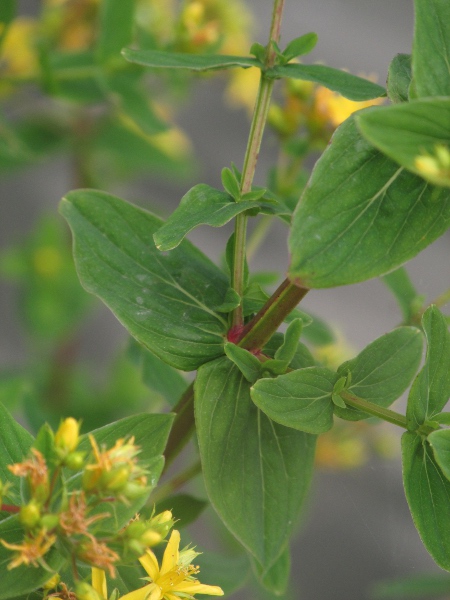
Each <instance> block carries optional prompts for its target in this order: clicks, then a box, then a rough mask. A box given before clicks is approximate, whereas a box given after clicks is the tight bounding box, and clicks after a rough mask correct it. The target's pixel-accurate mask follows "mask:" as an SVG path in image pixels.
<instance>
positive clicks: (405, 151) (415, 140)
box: [356, 98, 450, 187]
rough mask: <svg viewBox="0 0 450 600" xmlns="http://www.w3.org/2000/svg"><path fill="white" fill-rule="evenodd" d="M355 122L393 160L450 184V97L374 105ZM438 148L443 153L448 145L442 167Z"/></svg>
mask: <svg viewBox="0 0 450 600" xmlns="http://www.w3.org/2000/svg"><path fill="white" fill-rule="evenodd" d="M356 122H357V124H358V127H359V129H360V130H361V133H362V134H363V135H364V137H365V138H366V139H367V140H369V142H370V143H371V144H373V145H374V146H375V147H376V148H378V150H381V152H383V153H384V154H386V155H387V156H389V157H390V158H392V160H395V162H397V163H399V164H400V165H402V166H403V167H405V168H406V169H408V171H411V172H412V173H416V174H417V175H420V176H421V177H423V178H424V179H426V180H427V181H430V182H431V183H434V184H436V185H443V186H447V187H450V152H448V148H449V147H450V98H426V99H424V100H413V101H411V102H408V103H405V104H400V105H397V106H384V107H378V108H373V109H371V110H367V111H364V112H363V113H362V114H360V115H358V116H357V117H356ZM439 148H442V150H441V152H443V153H445V148H447V152H448V161H449V165H447V168H442V169H440V168H439V165H440V163H439V154H437V152H439ZM436 150H437V152H436ZM423 159H425V161H427V162H425V164H423V163H424V160H423ZM433 161H434V164H435V166H436V170H434V169H433V168H432V167H433ZM428 163H431V164H430V165H428ZM441 171H442V172H441Z"/></svg>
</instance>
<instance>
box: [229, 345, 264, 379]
mask: <svg viewBox="0 0 450 600" xmlns="http://www.w3.org/2000/svg"><path fill="white" fill-rule="evenodd" d="M225 354H226V355H227V356H228V358H229V359H230V360H231V361H232V362H233V363H234V364H235V365H236V366H237V368H238V369H239V371H240V372H241V373H242V375H243V376H244V377H245V379H246V380H247V381H249V382H250V383H254V382H255V381H256V380H257V379H258V378H259V377H261V372H262V370H263V365H262V364H261V363H260V362H259V360H258V359H257V358H256V356H254V355H253V354H252V353H251V352H249V351H248V350H245V348H240V347H239V346H236V344H231V343H227V344H225Z"/></svg>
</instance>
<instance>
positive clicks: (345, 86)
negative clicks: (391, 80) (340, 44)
mask: <svg viewBox="0 0 450 600" xmlns="http://www.w3.org/2000/svg"><path fill="white" fill-rule="evenodd" d="M267 75H268V76H269V77H289V78H290V79H301V80H303V81H313V82H314V83H318V84H320V85H323V86H324V87H326V88H328V89H329V90H333V92H338V93H339V94H341V96H344V98H348V99H349V100H355V101H356V102H363V101H364V100H372V99H373V98H379V97H380V96H384V95H385V94H386V90H385V89H384V87H382V86H381V85H378V84H377V83H373V82H372V81H369V80H368V79H363V78H362V77H357V76H356V75H352V74H351V73H347V71H341V70H340V69H334V68H333V67H327V66H326V65H299V64H289V65H283V66H277V67H273V68H272V69H270V70H269V71H268V72H267Z"/></svg>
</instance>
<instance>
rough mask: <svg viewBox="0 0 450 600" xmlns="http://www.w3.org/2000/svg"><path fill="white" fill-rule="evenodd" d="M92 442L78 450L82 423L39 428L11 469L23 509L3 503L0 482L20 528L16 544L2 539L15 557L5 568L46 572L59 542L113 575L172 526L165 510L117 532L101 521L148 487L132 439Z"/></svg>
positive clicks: (75, 556) (52, 580)
mask: <svg viewBox="0 0 450 600" xmlns="http://www.w3.org/2000/svg"><path fill="white" fill-rule="evenodd" d="M89 444H90V447H91V449H90V451H89V449H83V450H80V449H79V445H80V423H79V422H78V421H76V420H75V419H73V418H68V419H65V420H64V421H62V423H61V424H60V426H59V428H58V430H57V431H56V433H53V431H52V430H51V429H50V428H49V427H48V426H47V425H46V426H44V427H43V428H42V430H41V431H40V432H39V434H38V436H37V439H36V442H35V444H34V446H33V447H32V448H31V450H30V452H29V454H28V456H27V457H26V458H25V459H24V460H23V461H22V462H20V463H15V464H12V465H9V466H8V469H9V470H10V471H11V473H12V474H13V475H15V476H16V477H20V478H21V479H22V481H23V485H22V488H23V490H24V496H25V499H26V500H25V502H24V504H23V505H22V506H20V507H18V506H15V505H7V504H3V502H4V500H5V498H8V491H9V490H8V484H5V483H2V482H1V481H0V499H1V502H2V508H3V509H4V510H8V509H10V510H11V512H14V513H17V518H18V520H19V522H20V524H21V526H22V527H23V530H24V535H23V539H22V541H21V543H11V542H10V541H7V540H0V541H1V543H2V544H3V546H4V547H6V548H7V549H9V550H11V552H13V554H12V557H11V561H10V562H9V564H8V569H12V568H15V567H18V566H20V565H25V566H33V567H37V566H41V567H44V568H46V569H47V570H50V569H49V566H48V564H47V563H46V557H45V555H46V554H47V553H48V552H49V551H50V550H51V549H52V548H53V547H54V546H55V544H56V543H57V542H58V540H59V542H60V544H59V546H60V548H61V547H64V548H65V549H66V551H67V552H68V553H69V554H70V555H71V556H72V558H73V559H74V560H80V561H82V562H84V563H87V564H89V565H91V566H93V567H97V568H98V569H102V570H103V571H107V572H108V573H109V575H110V576H111V577H114V576H115V565H116V563H117V562H118V561H119V560H127V558H128V557H130V558H132V559H133V560H134V559H135V558H137V557H139V556H141V555H142V554H144V552H145V551H146V549H147V548H149V547H151V546H154V545H155V544H158V543H159V542H161V541H162V540H163V539H164V538H165V536H166V535H167V533H168V532H169V530H170V529H171V527H172V526H173V523H174V522H173V519H172V514H171V513H170V511H165V512H163V513H161V514H159V515H155V516H152V518H150V519H148V520H139V519H138V518H136V519H134V520H132V521H131V522H130V523H129V524H128V525H127V526H126V527H125V528H123V529H122V530H121V531H119V532H117V531H116V530H114V529H113V530H111V526H109V530H108V526H107V524H105V521H106V519H108V518H109V517H111V515H112V513H113V511H114V506H113V505H114V504H115V503H123V504H126V505H129V504H130V503H131V502H132V501H133V500H135V499H137V498H142V497H144V496H146V495H148V494H149V492H150V487H149V486H148V485H147V476H146V470H145V469H144V468H143V467H142V466H141V465H140V463H139V460H138V455H139V452H140V450H139V447H138V446H136V445H135V444H134V438H129V439H123V438H121V439H118V440H117V441H116V442H115V444H114V445H113V446H112V447H111V448H108V447H106V446H105V445H103V444H100V445H99V444H98V442H97V440H96V439H95V438H94V436H92V435H89ZM84 445H85V444H84ZM82 446H83V444H82ZM71 471H72V472H71ZM73 471H75V473H73ZM14 500H15V498H14V497H11V501H14ZM109 506H110V507H111V509H110V510H108V507H109ZM100 530H101V537H100V535H99V531H100ZM47 585H48V586H50V587H49V588H48V589H51V588H54V587H56V586H58V585H59V584H58V581H57V579H55V578H50V579H49V582H48V584H47ZM60 585H63V584H60ZM86 589H88V588H86ZM85 591H86V590H85ZM61 593H62V592H61ZM83 593H84V592H83V591H82V590H81V591H80V593H78V592H77V596H76V597H77V598H82V597H84V596H83ZM86 593H87V592H86ZM80 594H81V595H80ZM86 597H87V596H86Z"/></svg>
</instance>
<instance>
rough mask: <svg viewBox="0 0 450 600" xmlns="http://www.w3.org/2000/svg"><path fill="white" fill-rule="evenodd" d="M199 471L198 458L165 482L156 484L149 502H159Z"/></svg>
mask: <svg viewBox="0 0 450 600" xmlns="http://www.w3.org/2000/svg"><path fill="white" fill-rule="evenodd" d="M201 472H202V464H201V462H200V461H199V460H198V461H197V462H195V463H194V464H193V465H190V466H189V467H188V468H187V469H185V470H184V471H181V472H180V473H178V474H177V475H175V477H173V478H172V479H170V480H169V481H167V482H166V483H163V484H162V485H160V486H158V488H157V489H156V490H155V493H154V494H152V496H151V498H150V500H151V503H152V504H158V502H161V500H164V499H165V498H167V496H170V495H172V494H173V493H174V492H176V491H177V490H179V489H180V488H181V487H183V486H184V485H186V483H188V482H189V481H191V479H194V477H197V475H199V474H200V473H201Z"/></svg>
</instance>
